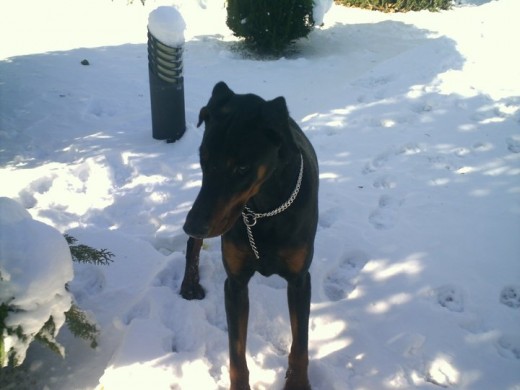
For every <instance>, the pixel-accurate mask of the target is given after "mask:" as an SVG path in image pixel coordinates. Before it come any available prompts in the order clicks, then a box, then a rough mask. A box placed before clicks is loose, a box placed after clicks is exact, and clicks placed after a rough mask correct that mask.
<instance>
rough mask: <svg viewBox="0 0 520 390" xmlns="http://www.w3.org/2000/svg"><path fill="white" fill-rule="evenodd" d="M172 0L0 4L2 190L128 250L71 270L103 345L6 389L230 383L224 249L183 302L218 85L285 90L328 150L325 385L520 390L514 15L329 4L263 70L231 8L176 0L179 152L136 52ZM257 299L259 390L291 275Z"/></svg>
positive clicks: (274, 375)
mask: <svg viewBox="0 0 520 390" xmlns="http://www.w3.org/2000/svg"><path fill="white" fill-rule="evenodd" d="M168 3H171V1H170V2H168V1H153V0H148V1H147V4H146V6H144V7H143V6H142V5H141V4H140V3H139V1H138V0H135V3H134V4H132V5H127V4H126V0H114V1H109V0H81V1H79V0H78V1H75V2H71V1H69V0H55V1H45V2H39V1H29V0H17V1H10V2H3V3H2V4H1V5H0V36H1V37H2V44H1V45H0V196H7V197H10V198H12V199H15V200H17V201H18V202H20V203H21V204H22V205H23V206H24V207H25V208H26V209H27V210H28V211H29V213H30V214H31V216H32V217H33V218H34V219H35V220H37V221H41V222H44V223H46V224H48V225H51V226H52V227H54V228H56V229H57V230H59V231H60V232H62V233H65V232H66V233H68V234H70V235H72V236H74V237H76V238H77V239H78V240H79V241H80V242H81V243H84V244H87V245H91V246H93V247H96V248H107V249H108V250H110V251H111V252H113V253H114V254H115V256H116V257H115V258H114V262H113V263H112V264H111V265H109V266H92V265H77V264H75V266H74V273H75V276H74V280H73V281H72V282H71V283H70V291H71V292H72V294H73V295H74V297H75V299H76V301H77V302H78V304H79V306H80V307H82V308H83V309H85V310H88V311H89V312H90V313H91V315H92V317H93V318H95V320H96V321H97V324H98V326H99V328H100V329H101V335H100V339H99V347H98V348H97V349H96V350H91V349H90V348H89V346H88V345H87V344H86V343H84V342H82V341H81V340H75V339H73V338H72V336H71V335H70V334H69V333H68V332H67V331H63V332H62V333H61V334H60V337H59V341H60V342H61V343H62V344H63V345H64V346H65V348H66V351H67V357H66V358H65V359H64V360H61V359H60V358H59V357H57V356H54V355H52V354H51V353H50V352H47V351H46V350H43V349H42V348H40V347H34V348H31V349H30V350H29V354H28V357H27V360H26V362H25V364H24V367H25V373H24V375H23V376H22V377H23V378H24V379H25V381H24V382H23V384H21V383H20V382H18V383H17V384H15V385H13V386H14V387H11V388H13V389H20V388H23V387H24V386H25V387H26V388H31V389H43V388H46V389H52V390H54V389H64V390H65V389H66V390H69V389H94V388H96V387H98V386H99V387H98V388H100V389H101V388H102V389H105V390H114V389H157V390H160V389H194V388H196V389H225V388H227V386H228V385H229V379H228V368H227V367H228V366H227V359H228V352H227V335H226V321H225V314H224V305H223V282H224V279H225V273H224V270H223V267H222V265H221V261H220V251H219V249H220V245H219V241H218V239H213V240H208V241H207V242H206V243H205V246H204V250H203V252H202V255H201V279H202V284H203V285H204V287H205V289H206V291H207V296H206V298H205V299H204V300H203V301H192V302H188V301H185V300H183V299H182V298H181V297H180V296H179V295H178V290H179V287H180V282H181V278H182V275H183V267H184V249H185V243H186V236H185V235H184V234H183V232H182V229H181V227H182V224H183V221H184V218H185V216H186V213H187V211H188V210H189V208H190V206H191V204H192V201H193V200H194V198H195V196H196V194H197V192H198V189H199V186H200V182H201V175H200V169H199V165H198V156H197V149H198V145H199V143H200V141H201V137H202V133H203V129H202V128H199V129H197V128H196V127H195V123H196V121H197V116H198V111H199V109H200V108H201V107H202V106H203V105H204V104H205V103H206V102H207V99H208V97H209V95H210V92H211V89H212V87H213V85H214V84H215V83H216V82H217V81H220V80H224V81H226V82H227V83H228V85H229V86H230V87H231V88H232V89H234V90H235V91H236V92H239V93H242V92H253V93H256V94H259V95H261V96H263V97H264V98H267V99H271V98H274V97H276V96H279V95H283V96H285V97H286V99H287V102H288V105H289V109H290V111H291V114H292V116H293V117H294V119H295V120H296V121H297V122H299V123H300V124H301V126H302V128H303V129H304V131H305V132H306V134H307V135H308V137H309V138H310V139H311V141H312V142H313V144H314V146H315V148H316V150H317V153H318V156H319V161H320V167H321V174H320V179H321V180H320V181H321V183H320V186H321V187H320V220H319V229H318V234H317V237H316V252H315V258H314V263H313V266H312V269H311V273H312V278H313V298H312V307H311V320H310V329H311V330H310V358H311V363H310V370H309V375H310V381H311V383H312V385H313V388H314V389H315V390H345V389H385V388H397V389H409V388H418V389H419V388H420V389H434V388H438V387H448V388H456V389H483V390H487V389H516V390H518V389H520V240H519V237H520V56H519V55H518V49H517V46H518V45H517V41H518V37H519V36H520V23H518V15H520V2H518V0H499V1H485V0H484V1H483V0H480V1H472V0H466V1H464V4H463V5H461V6H457V7H455V8H454V9H452V10H450V11H443V12H439V13H429V12H419V13H407V14H382V13H377V12H370V11H365V10H357V9H347V8H342V7H340V6H337V5H333V6H332V8H331V10H330V11H329V12H328V13H327V14H326V15H325V18H324V26H323V27H322V28H318V29H316V30H315V31H313V32H312V33H311V35H310V37H309V39H308V40H304V41H302V42H300V43H299V44H298V47H299V49H300V51H299V53H298V54H296V55H294V56H293V57H291V58H282V59H279V60H275V61H254V60H252V59H244V58H243V57H242V56H241V54H240V53H239V52H237V51H236V50H235V42H236V39H235V38H234V37H233V36H232V34H231V33H230V31H229V30H228V29H227V27H226V25H225V9H224V7H223V2H222V1H221V0H199V1H193V0H185V1H178V2H177V3H178V4H179V7H180V8H179V9H180V11H181V13H182V15H183V18H184V20H185V21H186V26H187V29H186V31H185V39H186V44H185V53H184V69H185V97H186V118H187V127H188V129H187V132H186V134H185V135H184V137H183V138H182V139H181V140H180V141H178V142H176V143H174V144H166V143H165V142H162V141H156V140H154V139H152V136H151V118H150V103H149V91H148V73H147V53H146V24H147V19H148V14H149V12H150V11H151V10H153V9H155V8H156V7H157V6H158V5H163V4H168ZM83 59H87V60H88V61H89V63H90V65H88V66H84V65H81V63H80V62H81V61H82V60H83ZM1 239H3V237H0V242H1ZM28 272H30V271H28ZM250 296H251V313H250V323H249V338H248V362H249V367H250V371H251V383H252V388H253V389H257V390H258V389H278V388H281V387H282V385H283V377H284V373H285V369H286V359H287V354H288V346H289V345H290V342H291V337H290V329H289V320H288V313H287V308H286V302H285V282H284V281H283V280H282V279H280V278H277V277H271V278H263V277H261V276H256V277H255V278H254V279H253V280H252V281H251V284H250ZM20 378H21V377H18V380H19V379H20ZM2 386H3V387H7V386H8V384H7V382H3V383H1V384H0V388H1V387H2Z"/></svg>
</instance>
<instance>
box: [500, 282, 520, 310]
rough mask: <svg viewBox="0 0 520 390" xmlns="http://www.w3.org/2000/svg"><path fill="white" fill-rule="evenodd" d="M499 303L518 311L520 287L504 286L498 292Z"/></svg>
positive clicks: (519, 306)
mask: <svg viewBox="0 0 520 390" xmlns="http://www.w3.org/2000/svg"><path fill="white" fill-rule="evenodd" d="M500 303H502V304H504V305H506V306H509V307H510V308H512V309H520V286H506V287H504V288H503V289H502V291H501V292H500Z"/></svg>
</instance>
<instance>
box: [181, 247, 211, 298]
mask: <svg viewBox="0 0 520 390" xmlns="http://www.w3.org/2000/svg"><path fill="white" fill-rule="evenodd" d="M202 242H203V240H201V239H198V238H193V237H190V238H188V243H187V245H186V268H185V269H184V279H183V280H182V285H181V296H182V297H183V298H184V299H188V300H191V299H203V298H204V297H205V296H206V293H205V292H204V289H203V288H202V286H201V285H200V283H199V279H200V278H199V256H200V249H201V248H202Z"/></svg>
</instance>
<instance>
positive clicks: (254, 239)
mask: <svg viewBox="0 0 520 390" xmlns="http://www.w3.org/2000/svg"><path fill="white" fill-rule="evenodd" d="M202 122H204V123H205V131H204V136H203V139H202V144H201V146H200V165H201V168H202V187H201V189H200V193H199V194H198V196H197V198H196V200H195V203H194V204H193V207H192V209H191V210H190V212H189V213H188V215H187V218H186V223H185V225H184V230H185V232H186V233H187V234H188V235H189V236H190V238H189V240H188V248H187V253H186V259H187V262H186V273H185V278H184V281H183V285H182V287H181V294H182V295H183V296H184V297H185V298H187V299H193V298H197V299H201V298H203V297H204V290H203V289H202V287H201V286H200V284H199V273H198V259H199V252H200V248H201V245H202V240H203V239H204V238H208V237H216V236H222V238H221V245H222V257H223V263H224V267H225V270H226V273H227V280H226V282H225V286H224V291H225V306H226V316H227V323H228V335H229V359H230V379H231V389H233V390H238V389H249V388H250V387H249V371H248V368H247V364H246V356H245V355H246V354H245V352H246V338H247V323H248V315H249V297H248V282H249V280H250V278H251V277H252V276H253V274H254V273H255V272H256V271H258V272H259V273H261V274H262V275H264V276H269V275H272V274H278V275H280V276H282V277H283V278H284V279H286V280H287V282H288V286H287V298H288V302H289V314H290V322H291V331H292V338H293V340H292V345H291V350H290V353H289V368H288V370H287V375H286V382H285V389H286V390H296V389H298V390H303V389H310V384H309V380H308V375H307V367H308V364H309V357H308V333H309V332H308V331H309V312H310V299H311V278H310V274H309V266H310V264H311V261H312V256H313V252H314V236H315V234H316V225H317V220H318V162H317V158H316V154H315V152H314V149H313V148H312V146H311V144H310V142H309V140H308V139H307V137H306V136H305V135H304V133H303V132H302V130H301V129H300V128H299V127H298V125H297V124H296V123H295V122H294V120H292V119H291V118H290V117H289V113H288V110H287V105H286V103H285V99H284V98H283V97H278V98H276V99H274V100H271V101H265V100H264V99H262V98H260V97H259V96H256V95H253V94H246V95H240V94H235V93H234V92H233V91H232V90H231V89H229V87H228V86H227V85H226V84H225V83H223V82H220V83H218V84H216V85H215V87H214V89H213V93H212V96H211V98H210V100H209V102H208V104H207V106H206V107H203V108H202V109H201V111H200V116H199V123H198V126H200V125H201V124H202Z"/></svg>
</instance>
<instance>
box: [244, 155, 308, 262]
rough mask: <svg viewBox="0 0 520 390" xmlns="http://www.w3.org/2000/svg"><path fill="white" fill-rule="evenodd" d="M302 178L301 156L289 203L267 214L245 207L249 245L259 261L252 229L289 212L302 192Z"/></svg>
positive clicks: (245, 222) (245, 223)
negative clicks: (263, 219)
mask: <svg viewBox="0 0 520 390" xmlns="http://www.w3.org/2000/svg"><path fill="white" fill-rule="evenodd" d="M302 178H303V156H302V155H301V154H300V173H299V175H298V180H297V181H296V187H295V188H294V191H293V192H292V194H291V196H290V197H289V199H287V201H286V202H285V203H284V204H282V205H281V206H280V207H278V208H276V209H274V210H271V211H269V212H267V213H255V212H254V211H253V210H251V209H250V208H249V207H247V206H245V207H244V210H243V211H242V219H243V220H244V225H246V229H247V238H248V239H249V245H250V246H251V249H252V250H253V253H254V254H255V257H256V259H257V260H259V259H260V254H259V252H258V248H257V247H256V243H255V238H254V237H253V229H251V228H252V227H253V226H255V225H256V223H257V221H258V219H261V218H266V217H273V216H275V215H277V214H280V213H282V212H284V211H285V210H287V209H288V208H289V207H290V206H291V205H292V204H293V202H294V201H295V199H296V197H297V196H298V193H299V192H300V187H301V185H302Z"/></svg>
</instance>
